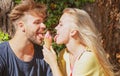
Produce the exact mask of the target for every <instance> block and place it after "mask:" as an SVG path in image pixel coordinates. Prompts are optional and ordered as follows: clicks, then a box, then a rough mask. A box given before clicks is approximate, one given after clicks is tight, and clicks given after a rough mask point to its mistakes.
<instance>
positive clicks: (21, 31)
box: [9, 14, 46, 62]
mask: <svg viewBox="0 0 120 76" xmlns="http://www.w3.org/2000/svg"><path fill="white" fill-rule="evenodd" d="M15 26H17V27H16V33H15V36H14V37H13V38H12V39H11V40H10V41H9V43H10V46H11V48H12V50H13V52H14V53H15V55H16V56H17V57H18V58H19V59H20V60H22V61H25V62H29V61H31V60H32V58H33V55H34V46H33V43H35V44H41V43H42V40H43V37H44V36H43V32H44V30H45V28H46V27H45V25H44V24H43V18H42V17H40V16H39V15H36V16H35V15H34V16H33V15H31V14H26V15H25V16H24V17H23V18H22V19H19V20H18V21H17V22H16V25H15ZM16 45H17V46H16Z"/></svg>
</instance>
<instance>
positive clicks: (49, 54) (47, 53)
mask: <svg viewBox="0 0 120 76" xmlns="http://www.w3.org/2000/svg"><path fill="white" fill-rule="evenodd" d="M42 51H43V55H44V60H45V61H46V62H47V63H48V64H49V65H50V66H51V67H52V66H54V65H55V64H57V56H56V53H55V51H54V50H53V48H52V46H51V47H50V50H49V49H48V48H46V47H45V46H43V50H42Z"/></svg>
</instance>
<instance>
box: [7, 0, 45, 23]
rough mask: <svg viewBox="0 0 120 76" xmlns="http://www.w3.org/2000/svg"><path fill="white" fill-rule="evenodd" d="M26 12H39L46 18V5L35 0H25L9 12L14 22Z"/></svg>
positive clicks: (38, 13)
mask: <svg viewBox="0 0 120 76" xmlns="http://www.w3.org/2000/svg"><path fill="white" fill-rule="evenodd" d="M25 13H30V14H37V15H39V16H41V17H42V18H45V17H46V6H45V5H44V4H40V3H36V2H34V1H33V0H23V1H21V3H20V4H18V5H16V6H15V7H14V8H13V9H12V11H11V13H10V14H9V18H10V20H11V21H12V22H14V21H16V20H18V19H20V18H22V17H23V16H24V15H25Z"/></svg>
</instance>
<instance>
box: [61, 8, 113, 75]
mask: <svg viewBox="0 0 120 76" xmlns="http://www.w3.org/2000/svg"><path fill="white" fill-rule="evenodd" d="M63 13H67V14H70V15H71V17H72V18H73V19H74V21H75V23H76V25H77V26H75V27H76V29H77V30H78V31H79V35H80V38H81V42H82V44H84V45H85V46H86V47H87V48H88V49H89V50H90V51H92V52H93V53H94V54H95V56H96V57H97V60H98V62H99V63H100V65H101V66H102V67H103V70H104V73H105V76H114V73H113V68H112V65H111V64H110V62H109V60H108V59H107V57H106V53H105V50H104V49H103V47H102V44H101V37H100V33H99V32H98V30H97V29H96V27H95V24H94V23H93V21H92V19H91V18H90V16H89V14H88V13H87V12H86V11H84V10H80V9H77V8H66V9H64V10H63Z"/></svg>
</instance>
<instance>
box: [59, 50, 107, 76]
mask: <svg viewBox="0 0 120 76" xmlns="http://www.w3.org/2000/svg"><path fill="white" fill-rule="evenodd" d="M58 63H59V67H60V69H61V71H62V72H63V74H64V76H105V75H104V72H103V69H102V67H101V65H100V64H99V63H98V61H97V58H96V57H95V55H94V54H93V53H92V52H90V51H85V52H83V53H82V54H81V55H79V57H77V59H76V61H75V63H74V66H73V69H72V70H71V68H70V60H69V53H68V52H67V51H66V50H62V51H61V52H60V54H59V58H58ZM71 73H72V75H71Z"/></svg>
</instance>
